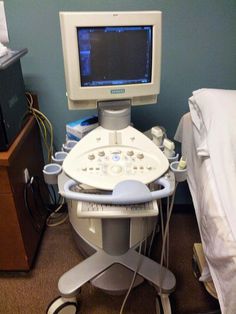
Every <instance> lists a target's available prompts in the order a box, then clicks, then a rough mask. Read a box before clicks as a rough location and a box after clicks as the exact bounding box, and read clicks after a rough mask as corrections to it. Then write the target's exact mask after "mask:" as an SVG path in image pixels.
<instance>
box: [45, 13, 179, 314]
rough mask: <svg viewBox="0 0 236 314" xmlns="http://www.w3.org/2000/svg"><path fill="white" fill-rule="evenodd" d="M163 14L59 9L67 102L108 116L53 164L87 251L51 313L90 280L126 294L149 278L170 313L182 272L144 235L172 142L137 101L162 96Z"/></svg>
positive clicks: (69, 308) (70, 309) (73, 306)
mask: <svg viewBox="0 0 236 314" xmlns="http://www.w3.org/2000/svg"><path fill="white" fill-rule="evenodd" d="M161 16H162V15H161V12H160V11H130V12H60V26H61V36H62V48H63V56H64V67H65V78H66V89H67V99H68V107H69V109H70V110H74V109H75V110H79V109H90V108H91V109H93V108H97V110H98V120H99V126H98V127H97V128H95V129H94V130H92V131H91V132H90V133H88V134H87V135H86V136H85V137H83V138H82V139H81V140H80V141H79V142H78V143H77V144H76V145H75V146H74V147H73V148H72V150H71V151H70V152H69V153H68V155H67V156H66V158H65V159H64V161H63V163H62V165H58V171H54V172H53V171H52V173H51V174H52V175H55V174H56V177H57V184H58V189H59V193H60V194H61V195H62V196H63V197H64V198H65V200H66V201H67V204H68V211H69V220H70V223H71V225H72V229H73V233H74V236H75V239H76V243H77V245H78V248H79V250H80V252H81V253H82V254H83V256H84V260H83V261H82V262H81V263H79V264H78V265H77V266H75V267H73V268H72V269H71V270H69V271H67V272H66V273H65V274H63V275H62V276H61V278H60V280H59V283H58V289H59V292H60V298H58V299H56V300H55V301H54V302H53V303H52V304H51V305H50V306H49V308H48V310H47V313H48V314H52V313H77V295H78V293H79V291H80V288H81V287H82V286H83V285H84V284H85V283H87V282H90V283H91V284H92V285H93V286H95V287H97V288H99V289H102V290H103V291H105V292H107V293H110V294H122V293H127V291H129V290H131V288H132V287H135V286H137V285H139V284H141V283H142V282H143V280H147V281H148V282H149V283H150V284H152V285H153V286H154V287H155V288H156V291H157V295H159V296H160V299H161V303H160V304H161V307H162V310H163V312H164V313H165V314H168V313H169V314H170V313H171V306H170V302H169V298H168V296H169V294H170V293H171V292H172V291H173V290H174V289H175V284H176V281H175V277H174V275H173V274H172V273H171V272H170V271H169V270H168V269H167V268H166V267H164V266H163V265H160V264H158V263H157V262H155V261H153V260H152V259H150V258H149V257H148V256H147V254H146V253H145V252H144V251H143V249H142V243H143V242H145V241H147V243H149V244H150V245H151V242H152V240H153V237H154V234H155V230H156V223H157V216H158V214H159V209H158V202H159V200H160V199H161V198H165V197H168V196H170V195H172V194H173V192H174V190H175V176H174V174H173V172H172V171H170V170H169V161H168V158H167V157H166V156H165V155H164V153H163V151H162V150H161V149H160V148H159V147H158V146H157V145H156V144H154V142H153V141H152V140H151V139H149V138H148V137H147V136H145V135H144V134H143V133H141V132H139V131H138V130H136V129H135V128H133V127H132V126H131V118H130V117H131V107H132V106H138V105H147V104H154V105H155V104H156V102H157V95H158V94H159V92H160V68H161ZM52 165H53V164H52ZM55 165H56V164H55ZM55 165H54V166H55ZM53 169H54V170H55V168H53ZM48 176H49V177H50V171H49V172H48ZM148 239H149V240H148ZM150 239H152V240H150ZM148 241H149V242H148ZM156 308H157V310H156V311H157V312H159V310H160V308H159V306H157V307H156ZM158 308H159V310H158ZM121 312H122V310H121Z"/></svg>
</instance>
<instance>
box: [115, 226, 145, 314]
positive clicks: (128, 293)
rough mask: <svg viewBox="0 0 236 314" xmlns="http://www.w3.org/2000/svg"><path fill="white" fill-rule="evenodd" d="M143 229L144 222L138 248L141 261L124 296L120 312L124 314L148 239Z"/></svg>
mask: <svg viewBox="0 0 236 314" xmlns="http://www.w3.org/2000/svg"><path fill="white" fill-rule="evenodd" d="M143 231H144V228H143V224H142V232H141V237H142V240H141V241H140V243H139V250H138V254H139V255H140V258H139V261H138V265H137V268H136V270H135V272H134V274H133V278H132V280H131V283H130V286H129V289H128V291H127V293H126V295H125V298H124V300H123V303H122V305H121V309H120V314H123V310H124V307H125V304H126V302H127V299H128V297H129V295H130V292H131V290H132V288H133V285H134V282H135V279H136V276H137V273H138V270H139V267H140V263H141V260H142V258H141V257H142V256H141V250H142V244H143V241H145V240H146V238H145V239H143Z"/></svg>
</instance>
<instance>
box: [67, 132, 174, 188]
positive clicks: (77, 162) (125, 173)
mask: <svg viewBox="0 0 236 314" xmlns="http://www.w3.org/2000/svg"><path fill="white" fill-rule="evenodd" d="M137 132H138V131H137ZM139 133H140V132H138V133H137V134H138V136H137V134H136V136H135V137H134V134H132V135H133V136H132V139H131V140H130V143H129V142H128V143H127V135H126V137H125V138H126V140H123V142H124V144H126V145H120V144H113V145H104V144H105V143H104V141H101V142H103V145H98V144H97V145H91V142H90V141H89V137H88V141H87V149H83V147H84V144H85V142H84V143H80V142H79V143H78V144H77V145H76V147H75V148H73V149H72V151H71V152H70V153H69V155H68V156H67V157H66V159H65V161H64V163H63V170H64V171H65V173H66V174H67V175H68V176H69V177H71V178H72V179H74V180H75V181H77V182H81V183H85V184H87V185H91V186H93V187H96V188H99V189H104V190H112V189H113V188H114V187H115V186H116V185H117V184H118V183H119V182H121V181H124V180H137V181H141V182H142V183H144V184H148V183H150V182H152V181H154V180H156V179H157V178H159V177H160V176H161V175H162V174H163V173H165V171H166V170H167V169H168V167H169V164H168V160H167V159H166V157H165V156H164V154H163V153H162V152H161V151H160V150H159V149H158V148H157V146H156V145H155V144H153V143H152V142H151V141H150V140H149V139H148V138H147V137H145V136H144V135H142V136H143V137H142V136H141V138H139V135H140V134H139ZM123 135H125V134H123ZM104 137H105V135H104ZM104 137H103V138H104ZM107 138H108V141H109V139H110V138H111V135H110V134H109V136H107ZM119 138H120V142H122V134H120V135H119ZM134 138H135V139H136V138H138V139H139V141H137V139H136V140H134ZM84 139H85V138H84ZM95 140H96V137H95ZM146 141H148V144H147V143H145V142H146ZM137 142H138V143H139V147H137V146H136V145H137V144H138V143H137ZM149 142H151V145H150V147H149V144H150V143H149ZM82 144H83V147H82ZM127 144H129V145H127ZM92 146H93V147H94V146H95V147H94V148H93V147H92ZM80 147H81V149H79V148H80ZM144 148H145V149H144Z"/></svg>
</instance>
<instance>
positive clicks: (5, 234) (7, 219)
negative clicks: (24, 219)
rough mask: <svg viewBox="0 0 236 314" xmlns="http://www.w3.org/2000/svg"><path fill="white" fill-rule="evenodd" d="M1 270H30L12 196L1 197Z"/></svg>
mask: <svg viewBox="0 0 236 314" xmlns="http://www.w3.org/2000/svg"><path fill="white" fill-rule="evenodd" d="M0 247H1V250H0V269H1V270H28V268H29V266H28V258H27V256H26V254H25V248H24V244H23V241H22V234H21V229H20V225H19V222H18V217H17V214H16V208H15V204H14V201H13V197H12V195H11V194H5V195H3V194H2V195H0Z"/></svg>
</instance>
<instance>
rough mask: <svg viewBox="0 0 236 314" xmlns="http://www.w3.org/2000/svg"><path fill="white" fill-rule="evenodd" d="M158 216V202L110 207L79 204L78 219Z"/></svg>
mask: <svg viewBox="0 0 236 314" xmlns="http://www.w3.org/2000/svg"><path fill="white" fill-rule="evenodd" d="M157 215H158V205H157V201H156V200H155V201H151V202H147V203H141V204H134V205H110V204H97V203H93V202H78V207H77V217H78V218H135V217H153V216H157Z"/></svg>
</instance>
